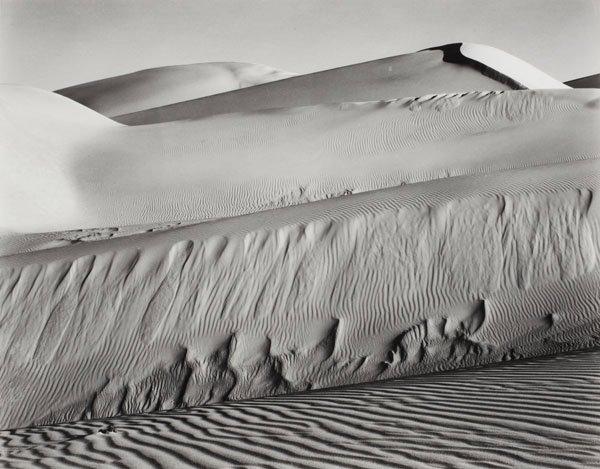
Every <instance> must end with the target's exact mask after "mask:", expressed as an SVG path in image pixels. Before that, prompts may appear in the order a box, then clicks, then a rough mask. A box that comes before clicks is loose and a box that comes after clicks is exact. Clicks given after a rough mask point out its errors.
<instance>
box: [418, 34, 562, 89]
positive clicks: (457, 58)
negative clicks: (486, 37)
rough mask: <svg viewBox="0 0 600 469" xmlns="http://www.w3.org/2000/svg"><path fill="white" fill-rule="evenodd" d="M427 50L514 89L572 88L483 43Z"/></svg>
mask: <svg viewBox="0 0 600 469" xmlns="http://www.w3.org/2000/svg"><path fill="white" fill-rule="evenodd" d="M425 50H441V51H443V53H444V61H445V62H450V63H456V64H464V65H468V66H471V67H473V68H475V69H477V70H479V71H480V72H481V73H482V74H483V75H486V76H488V77H490V78H492V79H494V80H497V81H499V82H501V83H505V84H506V85H508V86H510V87H511V88H513V89H569V88H571V87H570V86H568V85H567V84H565V83H562V82H560V81H558V80H556V79H554V78H552V77H551V76H550V75H548V74H546V73H544V72H542V71H541V70H539V69H537V68H536V67H534V66H533V65H531V64H530V63H528V62H525V61H524V60H521V59H519V58H518V57H515V56H514V55H511V54H509V53H507V52H505V51H503V50H500V49H496V48H495V47H491V46H487V45H484V44H474V43H464V42H457V43H453V44H446V45H443V46H438V47H432V48H429V49H425Z"/></svg>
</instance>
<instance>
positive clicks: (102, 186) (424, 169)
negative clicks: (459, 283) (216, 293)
mask: <svg viewBox="0 0 600 469" xmlns="http://www.w3.org/2000/svg"><path fill="white" fill-rule="evenodd" d="M19 90H20V89H19ZM35 93H38V92H37V91H36V92H35ZM38 94H39V93H38ZM36 96H37V95H36ZM599 96H600V92H599V91H597V90H560V91H558V90H548V91H539V92H534V91H509V92H472V93H461V94H444V95H429V96H424V97H420V98H403V99H397V100H391V101H379V102H371V103H342V104H335V105H320V106H309V107H301V108H293V109H279V110H271V111H257V112H250V113H244V114H228V115H220V116H214V117H212V118H209V119H199V120H192V121H179V122H172V123H165V124H160V125H150V126H139V127H128V126H123V125H119V124H115V123H112V122H110V121H108V120H107V119H106V118H103V117H102V116H100V115H98V114H94V115H93V116H91V117H94V118H95V119H92V120H93V121H94V125H92V126H91V128H90V129H87V128H85V129H83V128H82V126H81V125H80V124H79V122H78V120H79V118H80V117H79V114H80V113H81V112H82V110H84V108H82V107H81V106H79V105H77V104H76V103H73V102H70V101H68V100H66V99H65V98H60V97H58V96H57V95H53V94H51V93H47V95H44V96H37V97H38V98H40V99H37V103H39V104H36V105H35V106H34V105H31V106H28V105H27V103H25V104H24V103H23V100H22V99H21V96H20V94H18V93H14V90H13V88H11V87H3V88H2V102H3V103H5V104H6V105H5V106H3V109H2V114H3V120H2V122H1V123H0V146H1V147H0V150H1V151H0V162H1V163H2V165H3V167H8V168H9V169H10V171H8V172H4V171H3V172H1V175H0V183H1V184H0V193H1V197H0V200H2V202H3V206H2V217H1V224H2V226H0V231H3V232H5V233H6V232H10V231H13V232H16V233H27V232H38V233H39V232H50V231H66V230H74V229H90V228H98V227H120V226H126V225H142V224H154V225H156V224H161V223H169V222H172V221H177V222H181V221H192V220H205V219H213V218H219V217H226V216H234V215H239V214H243V213H249V212H254V211H257V210H264V209H269V208H275V207H281V206H286V205H291V204H296V203H300V202H306V201H312V200H319V199H323V198H328V197H332V196H336V195H343V194H348V193H357V192H363V191H367V190H374V189H379V188H382V187H389V186H394V185H400V184H406V183H413V182H418V181H424V180H430V179H436V178H440V177H445V176H449V175H460V174H476V173H482V172H489V171H491V170H495V169H506V168H517V167H526V166H535V165H540V164H543V163H547V162H560V161H571V160H577V159H586V158H592V157H595V156H597V155H598V151H599V149H600V136H599V135H598V132H597V128H598V125H599V123H600V113H599V106H598V103H599V102H600V101H599ZM41 98H44V99H41ZM46 98H47V99H46ZM60 99H63V100H64V101H65V102H64V103H63V102H61V103H60V104H61V106H56V107H57V108H60V109H58V110H57V111H56V113H55V114H53V115H52V116H40V115H38V113H37V109H38V108H39V107H42V104H43V105H44V106H46V107H49V106H48V105H46V103H45V101H48V102H49V103H50V104H52V105H53V104H54V103H55V101H60ZM42 102H43V103H42ZM70 105H72V106H71V107H70ZM63 107H64V109H65V110H67V111H68V112H63ZM71 108H73V109H71ZM80 108H81V109H80ZM86 111H87V110H86ZM87 112H88V113H91V111H87ZM92 114H93V113H92ZM83 117H88V116H87V114H86V116H83ZM50 121H52V122H51V123H48V125H47V124H46V122H50ZM96 121H97V124H98V125H96V124H95V123H96ZM42 178H43V179H42ZM13 244H14V243H13ZM4 252H6V250H5V251H4Z"/></svg>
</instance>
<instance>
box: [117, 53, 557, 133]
mask: <svg viewBox="0 0 600 469" xmlns="http://www.w3.org/2000/svg"><path fill="white" fill-rule="evenodd" d="M467 56H472V57H470V58H469V57H467ZM494 67H498V68H499V70H495V69H494ZM512 75H514V76H512ZM525 77H531V79H527V80H526V79H525ZM519 80H521V81H524V82H526V83H521V82H520V81H519ZM550 82H552V83H554V84H555V85H556V86H549V83H550ZM528 87H531V88H547V87H550V88H568V87H566V86H565V85H563V84H562V83H560V82H557V81H552V79H551V78H550V77H548V76H547V75H545V74H544V73H542V72H541V71H539V70H537V69H535V67H533V66H531V65H529V64H527V63H525V62H523V61H521V60H520V59H517V58H516V57H513V56H511V55H510V54H507V53H505V52H503V51H500V50H498V49H494V48H491V47H486V46H481V45H474V44H461V43H457V44H447V45H445V46H440V47H436V48H431V49H426V50H422V51H419V52H414V53H411V54H404V55H398V56H395V57H387V58H384V59H379V60H373V61H370V62H364V63H359V64H354V65H348V66H345V67H339V68H335V69H332V70H325V71H322V72H316V73H310V74H307V75H300V76H297V77H292V78H289V79H286V80H282V81H280V82H275V83H266V84H263V85H260V86H256V87H253V88H251V89H246V90H237V91H232V92H229V93H223V94H221V95H218V96H209V97H206V98H201V99H197V100H191V101H186V102H181V103H176V104H171V105H168V106H161V107H157V108H153V109H147V110H144V111H139V112H135V113H129V114H123V115H120V116H115V117H114V119H115V120H117V121H118V122H122V123H124V124H128V125H143V124H152V123H157V122H167V121H174V120H182V119H195V118H200V117H207V116H211V115H215V114H224V113H229V112H240V111H244V112H246V111H256V110H261V109H271V108H284V107H297V106H307V105H315V104H323V103H338V102H346V101H349V102H352V101H379V100H387V99H396V98H399V97H404V96H423V95H428V94H440V93H448V92H456V93H462V92H470V91H475V90H495V91H503V90H510V89H523V88H528Z"/></svg>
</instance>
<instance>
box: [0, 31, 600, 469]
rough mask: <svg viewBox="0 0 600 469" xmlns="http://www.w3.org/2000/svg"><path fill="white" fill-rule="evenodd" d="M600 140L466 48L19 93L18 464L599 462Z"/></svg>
mask: <svg viewBox="0 0 600 469" xmlns="http://www.w3.org/2000/svg"><path fill="white" fill-rule="evenodd" d="M239 88H242V89H239ZM207 95H208V96H207ZM599 129H600V90H598V89H572V88H570V87H569V86H567V85H564V84H562V83H560V82H558V81H556V80H554V79H553V78H551V77H549V76H548V75H546V74H545V73H543V72H542V71H540V70H537V69H535V68H534V67H532V66H531V65H529V64H527V63H525V62H523V61H521V60H519V59H518V58H516V57H513V56H510V55H509V54H507V53H505V52H502V51H499V50H497V49H494V48H491V47H487V46H482V45H477V44H466V43H457V44H449V45H446V46H441V47H437V48H431V49H427V50H423V51H419V52H416V53H414V54H407V55H402V56H396V57H390V58H387V59H381V60H376V61H372V62H366V63H362V64H355V65H350V66H347V67H342V68H338V69H334V70H326V71H323V72H317V73H314V74H309V75H298V76H292V74H290V73H288V72H282V71H279V70H275V69H272V68H270V67H266V66H258V65H251V64H236V63H228V62H220V63H209V64H193V65H183V66H174V67H164V68H159V69H152V70H144V71H141V72H136V73H132V74H129V75H123V76H119V77H113V78H107V79H104V80H99V81H96V82H92V83H86V84H83V85H78V86H74V87H71V88H68V89H64V90H60V91H59V92H57V93H52V92H48V91H43V90H39V89H35V88H30V87H26V86H16V85H2V86H0V165H1V166H2V168H3V170H2V171H0V403H1V405H0V429H2V430H3V431H2V432H0V441H1V442H2V447H0V465H2V464H5V465H6V466H7V467H29V466H31V465H35V464H37V465H42V466H46V467H65V466H69V465H71V466H75V467H118V466H120V467H157V466H162V467H198V466H200V467H223V466H235V465H237V464H240V465H257V466H260V467H264V466H265V465H266V466H269V465H272V466H274V467H288V466H289V467H339V466H344V467H382V466H390V467H445V466H448V465H449V466H452V467H482V466H486V465H487V466H489V467H498V466H513V467H514V466H518V467H541V466H543V467H574V468H575V467H577V468H579V467H595V466H597V465H598V463H599V461H600V460H599V453H600V451H599V446H598V444H597V440H598V437H599V436H600V434H599V431H598V428H599V426H598V423H599V421H600V420H599V419H598V417H599V412H600V408H599V407H598V398H597V397H598V391H599V389H598V386H599V384H600V381H599V373H600V372H599V368H598V367H597V366H594V365H595V361H596V360H597V358H598V349H597V347H600V315H599V311H600V202H599V197H598V191H599V189H600V161H599V158H600V133H599V132H598V130H599ZM580 349H590V350H591V351H588V352H585V353H584V352H580V353H577V354H570V353H571V352H572V351H576V350H580ZM561 353H562V354H563V355H558V356H557V357H556V358H552V359H539V358H538V359H536V360H533V361H520V360H521V359H530V358H534V357H539V356H542V355H549V354H561ZM500 362H511V363H512V365H511V364H502V365H500V366H497V367H493V368H485V369H476V370H471V371H454V372H452V373H450V372H449V370H459V369H465V368H469V367H477V366H480V365H487V364H493V363H496V364H498V363H500ZM437 372H444V373H442V374H434V375H430V376H424V375H425V374H427V373H437ZM417 376H419V377H417ZM396 378H403V379H402V380H400V381H389V380H390V379H396ZM359 383H363V384H361V385H360V386H356V387H350V388H339V386H346V385H358V384H359ZM332 387H333V388H335V389H330V390H326V388H332ZM319 390H322V391H319ZM307 391H311V392H310V393H308V392H307ZM276 396H279V397H276ZM256 398H262V400H256ZM158 411H162V412H158ZM69 422H70V423H69ZM43 425H47V426H43ZM34 426H38V427H34ZM317 430H318V431H317Z"/></svg>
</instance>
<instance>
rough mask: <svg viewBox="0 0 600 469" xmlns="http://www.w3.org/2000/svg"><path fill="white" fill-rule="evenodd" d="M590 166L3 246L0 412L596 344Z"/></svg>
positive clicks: (287, 387)
mask: <svg viewBox="0 0 600 469" xmlns="http://www.w3.org/2000/svg"><path fill="white" fill-rule="evenodd" d="M597 170H598V167H597V162H596V161H595V160H589V161H580V162H577V163H568V164H561V165H550V166H545V167H535V168H528V169H521V170H517V171H508V172H496V173H494V174H493V175H485V176H468V177H467V176H465V177H460V178H445V179H442V180H438V181H431V182H428V183H424V184H415V185H411V186H404V187H400V188H393V189H388V190H383V191H377V192H372V193H365V194H358V195H354V196H352V197H345V198H338V199H335V200H334V199H331V200H327V201H322V202H318V203H315V204H309V205H304V206H296V207H288V208H285V209H280V210H276V211H272V212H270V213H257V214H254V215H249V216H245V217H240V218H234V219H226V220H218V221H213V222H208V223H202V224H199V225H196V226H188V227H180V228H174V229H172V230H167V231H162V232H156V233H147V234H143V235H137V236H132V237H123V238H116V239H112V240H106V241H98V242H92V243H83V244H78V245H73V246H69V247H65V248H55V249H50V250H45V251H39V252H34V253H29V254H23V255H16V256H9V257H4V258H2V259H1V260H0V268H1V269H2V270H1V272H2V276H1V281H0V295H1V298H2V299H3V301H2V309H0V323H1V324H2V329H1V334H2V340H0V345H1V346H2V347H1V348H0V357H3V361H2V367H1V368H0V397H1V398H2V399H3V400H4V401H5V402H8V403H9V405H8V406H4V407H2V408H1V409H0V422H1V426H3V427H5V428H6V427H8V428H10V427H19V426H25V425H30V424H33V423H53V422H60V421H69V420H78V419H82V418H83V419H87V418H95V417H107V416H113V415H118V414H132V413H139V412H151V411H154V410H159V409H172V408H177V407H184V406H190V405H199V404H206V403H214V402H219V401H222V400H225V399H243V398H250V397H258V396H265V395H273V394H281V393H289V392H293V391H302V390H306V389H317V388H322V387H328V386H335V385H339V384H348V383H355V382H364V381H372V380H377V379H384V378H390V377H395V376H401V375H410V374H415V373H424V372H430V371H435V370H440V369H449V368H456V367H464V366H470V365H475V364H480V363H488V362H494V361H500V360H510V359H514V358H520V357H527V356H531V355H539V354H545V353H551V352H557V351H567V350H572V349H575V348H581V347H589V346H593V345H596V344H598V342H599V341H600V324H599V320H598V316H597V312H598V310H599V309H600V293H599V292H600V271H599V270H598V261H599V258H598V257H599V253H600V236H599V232H598V229H599V228H600V224H599V223H598V219H599V212H598V205H597V200H598V198H597V197H594V194H595V193H597V191H598V188H599V185H600V181H599V180H598V171H597ZM23 331H27V333H26V334H24V333H23ZM466 405H467V406H468V405H472V403H469V404H466ZM475 407H476V406H475ZM461 408H462V407H461ZM465 410H466V408H465ZM423 411H424V412H425V411H426V409H424V410H423ZM513 411H514V410H513ZM531 411H532V412H533V415H534V416H535V415H537V414H536V413H535V410H534V409H533V408H532V409H531ZM443 416H444V412H440V418H442V417H443ZM465 418H467V417H466V415H465ZM574 418H575V417H574ZM522 420H523V425H525V424H526V422H527V420H528V419H526V418H525V417H524V416H523V417H522ZM566 424H567V422H566V423H565V425H566Z"/></svg>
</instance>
